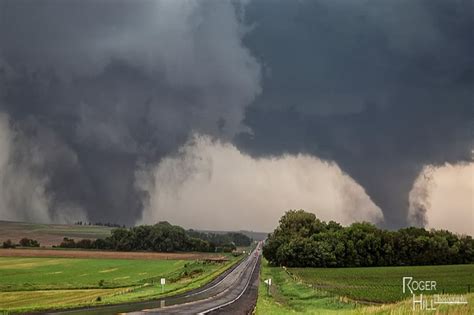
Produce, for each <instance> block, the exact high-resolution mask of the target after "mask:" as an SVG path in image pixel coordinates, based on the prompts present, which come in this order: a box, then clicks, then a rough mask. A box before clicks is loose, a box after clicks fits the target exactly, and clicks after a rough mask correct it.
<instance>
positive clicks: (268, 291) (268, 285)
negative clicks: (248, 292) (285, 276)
mask: <svg viewBox="0 0 474 315" xmlns="http://www.w3.org/2000/svg"><path fill="white" fill-rule="evenodd" d="M264 282H265V283H266V284H267V295H270V286H271V285H272V278H269V279H267V280H265V281H264Z"/></svg>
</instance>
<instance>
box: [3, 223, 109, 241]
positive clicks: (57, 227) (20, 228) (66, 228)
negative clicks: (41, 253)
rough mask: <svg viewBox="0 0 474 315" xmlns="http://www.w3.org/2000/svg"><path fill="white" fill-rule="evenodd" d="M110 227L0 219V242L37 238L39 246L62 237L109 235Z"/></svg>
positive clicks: (98, 236) (75, 237)
mask: <svg viewBox="0 0 474 315" xmlns="http://www.w3.org/2000/svg"><path fill="white" fill-rule="evenodd" d="M111 230H112V228H110V227H106V226H95V225H65V224H41V223H26V222H10V221H0V242H3V241H5V240H7V239H11V240H12V241H13V242H14V243H18V242H19V241H20V239H22V238H23V237H27V238H31V239H35V240H38V241H39V242H40V243H41V246H52V245H59V243H61V241H62V240H63V238H64V237H68V238H73V239H83V238H87V239H97V238H105V237H107V236H109V235H110V231H111Z"/></svg>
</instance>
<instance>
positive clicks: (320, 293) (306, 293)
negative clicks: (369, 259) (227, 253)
mask: <svg viewBox="0 0 474 315" xmlns="http://www.w3.org/2000/svg"><path fill="white" fill-rule="evenodd" d="M427 267H428V269H430V268H429V267H432V266H427ZM435 267H445V266H435ZM448 267H449V266H448ZM409 268H411V267H409ZM414 268H415V267H414ZM423 268H426V267H421V269H419V270H417V268H415V269H410V271H413V270H414V271H418V273H417V274H416V275H415V277H416V276H417V275H419V273H420V272H422V271H421V270H422V269H423ZM471 268H472V267H471ZM349 269H356V268H344V269H342V268H341V269H323V270H319V269H318V270H316V269H315V268H307V269H302V270H306V271H305V272H304V273H301V272H300V271H298V272H297V273H296V274H298V276H297V277H295V276H294V275H293V274H291V273H288V272H287V271H286V270H285V269H283V268H280V267H270V266H268V263H267V262H266V261H265V260H262V267H261V270H260V287H259V291H258V301H257V306H256V314H257V315H266V314H275V315H279V314H351V315H352V314H357V315H362V314H384V315H398V314H420V315H421V314H426V312H427V311H419V310H417V311H415V312H414V311H413V309H412V303H411V299H410V298H407V297H403V298H402V299H403V300H402V301H399V302H397V303H386V304H381V305H372V306H368V305H365V304H361V303H358V302H356V301H354V300H351V299H349V298H347V297H344V296H342V295H338V294H335V293H333V292H328V291H326V290H323V289H321V288H319V289H315V288H314V286H313V284H312V280H314V279H315V277H314V276H312V275H313V273H317V274H320V275H321V274H324V273H326V272H327V274H326V275H325V276H321V278H323V279H328V278H331V279H333V281H334V273H335V274H339V275H340V273H344V274H345V277H342V276H341V277H340V280H341V281H346V282H347V281H349V279H350V278H351V277H354V278H357V277H360V274H357V273H355V274H354V273H352V274H351V273H350V272H349V271H351V270H349ZM360 269H366V268H360ZM376 269H377V268H376ZM441 269H445V270H444V271H445V272H451V273H453V274H458V273H460V274H463V272H465V271H466V270H471V269H470V267H468V266H465V268H460V270H458V271H457V272H456V271H455V270H457V269H456V268H453V269H451V268H447V269H446V268H441ZM430 270H431V271H433V269H432V268H431V269H430ZM290 272H294V269H291V270H290ZM365 273H370V270H365ZM375 276H377V277H378V282H381V281H385V279H386V278H387V272H385V273H377V272H376V273H375ZM375 276H370V277H369V278H371V279H372V280H374V279H375V278H373V277H375ZM464 276H466V275H465V274H464ZM468 276H472V274H470V275H468ZM268 278H271V279H272V286H271V290H270V294H267V285H266V284H265V283H264V280H266V279H268ZM343 283H344V282H343ZM372 290H373V291H383V290H384V288H383V287H381V286H374V287H373V288H372ZM399 290H401V287H400V286H399ZM376 295H378V296H381V295H383V292H379V293H377V294H376ZM463 295H464V296H465V298H466V299H467V301H468V304H467V305H437V306H436V308H437V311H436V312H432V313H433V314H456V315H467V314H474V294H473V293H469V294H463ZM365 299H367V298H365Z"/></svg>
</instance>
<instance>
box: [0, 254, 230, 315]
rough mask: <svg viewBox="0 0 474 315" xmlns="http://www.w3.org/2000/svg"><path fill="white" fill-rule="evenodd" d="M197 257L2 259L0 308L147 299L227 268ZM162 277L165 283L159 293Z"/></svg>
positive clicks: (227, 264) (204, 279)
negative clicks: (193, 258)
mask: <svg viewBox="0 0 474 315" xmlns="http://www.w3.org/2000/svg"><path fill="white" fill-rule="evenodd" d="M235 261H236V258H231V259H230V261H228V262H224V263H212V262H204V261H201V260H171V259H169V260H156V259H155V260H144V259H95V258H87V259H84V258H56V257H49V258H46V257H45V258H31V257H1V258H0V311H13V312H22V311H32V310H44V309H49V308H69V307H77V306H85V305H98V304H111V303H120V302H129V301H139V300H146V299H149V298H152V297H157V296H160V295H170V294H176V293H179V292H182V291H184V290H188V289H192V288H195V287H198V286H200V285H203V284H204V283H207V282H209V281H210V280H211V279H213V278H214V277H215V276H217V275H218V274H219V273H221V272H223V271H224V270H225V269H227V268H229V267H230V266H231V264H232V263H233V262H235ZM160 278H166V279H167V284H166V286H165V290H164V292H163V293H162V292H161V287H160V286H159V285H157V283H159V280H160Z"/></svg>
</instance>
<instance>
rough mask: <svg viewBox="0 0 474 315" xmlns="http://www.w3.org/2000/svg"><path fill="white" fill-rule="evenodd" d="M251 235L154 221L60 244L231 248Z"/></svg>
mask: <svg viewBox="0 0 474 315" xmlns="http://www.w3.org/2000/svg"><path fill="white" fill-rule="evenodd" d="M251 241H252V240H251V239H250V238H248V237H247V236H245V235H243V234H241V233H227V234H222V235H214V234H212V235H208V234H207V233H200V232H196V231H186V230H185V229H183V228H182V227H180V226H177V225H171V224H170V223H168V222H159V223H157V224H155V225H140V226H136V227H133V228H129V229H127V228H117V229H114V230H112V232H111V235H110V236H108V237H106V238H105V239H97V240H89V239H83V240H80V241H77V242H76V241H74V240H73V239H69V238H64V240H63V242H62V243H61V244H60V245H59V247H63V248H86V249H110V250H118V251H156V252H176V251H199V252H232V251H233V250H235V249H236V245H237V246H247V245H250V243H251Z"/></svg>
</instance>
